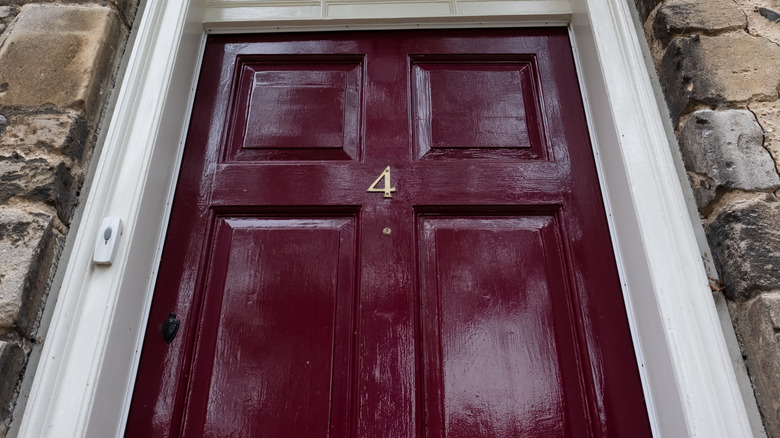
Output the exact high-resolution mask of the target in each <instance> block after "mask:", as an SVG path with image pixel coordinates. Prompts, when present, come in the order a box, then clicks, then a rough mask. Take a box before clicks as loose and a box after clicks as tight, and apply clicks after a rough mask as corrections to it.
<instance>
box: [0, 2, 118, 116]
mask: <svg viewBox="0 0 780 438" xmlns="http://www.w3.org/2000/svg"><path fill="white" fill-rule="evenodd" d="M7 32H8V33H7V35H6V37H7V38H6V40H5V43H4V44H3V45H2V47H0V59H2V63H0V87H2V88H4V89H5V91H3V92H0V105H7V106H39V105H43V104H47V103H50V104H54V105H56V106H58V107H70V108H77V109H86V110H87V112H88V113H90V114H96V113H97V111H98V110H99V107H100V106H101V105H102V99H101V94H102V93H104V92H105V89H106V87H107V85H108V81H109V79H110V76H111V73H112V71H113V59H114V55H115V54H116V52H117V50H118V49H119V47H120V44H119V42H120V41H122V39H123V33H122V27H121V25H120V23H119V19H118V16H117V14H116V13H115V12H114V10H113V9H111V8H108V7H100V6H83V5H61V4H43V5H41V4H29V5H25V6H23V7H22V8H21V10H20V12H19V15H18V16H17V17H16V21H15V22H14V24H13V26H12V27H10V28H9V30H8V31H7Z"/></svg>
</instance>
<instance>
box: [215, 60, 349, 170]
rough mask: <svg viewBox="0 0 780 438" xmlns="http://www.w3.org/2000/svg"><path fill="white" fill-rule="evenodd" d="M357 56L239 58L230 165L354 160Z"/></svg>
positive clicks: (232, 120)
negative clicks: (246, 162) (250, 162)
mask: <svg viewBox="0 0 780 438" xmlns="http://www.w3.org/2000/svg"><path fill="white" fill-rule="evenodd" d="M362 60H363V57H362V56H359V55H358V56H352V57H345V56H343V55H337V56H333V55H331V56H284V57H279V56H272V57H258V56H243V57H239V58H238V59H237V64H238V65H237V67H236V74H237V78H236V80H235V88H236V90H235V91H234V96H233V99H232V106H231V107H230V108H229V109H228V111H229V112H230V113H231V114H232V118H231V120H230V121H229V122H228V126H230V127H231V129H230V132H229V134H228V136H229V140H228V143H229V145H230V146H229V148H228V149H229V151H228V157H227V160H229V161H257V160H324V159H330V160H332V159H356V158H358V149H359V144H360V126H361V113H362V111H361V108H362V67H363V66H362Z"/></svg>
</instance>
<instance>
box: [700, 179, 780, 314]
mask: <svg viewBox="0 0 780 438" xmlns="http://www.w3.org/2000/svg"><path fill="white" fill-rule="evenodd" d="M778 224H780V201H778V200H777V199H776V198H775V197H774V196H773V195H770V194H756V195H754V196H753V197H750V198H748V199H745V200H742V201H737V202H734V203H732V204H731V205H728V206H727V207H725V208H724V209H723V210H722V211H720V212H719V213H718V214H717V216H716V217H715V219H714V220H713V221H712V222H711V223H709V224H708V225H707V226H706V228H705V230H706V234H707V240H708V241H709V243H710V248H711V249H712V256H713V260H714V261H715V265H716V266H717V268H718V272H720V275H721V279H722V280H723V284H724V285H725V289H724V293H725V294H726V297H727V298H729V299H730V300H734V301H745V300H747V299H749V298H751V297H753V296H754V295H756V294H757V293H759V292H760V291H762V290H769V289H780V275H778V272H779V270H780V227H778Z"/></svg>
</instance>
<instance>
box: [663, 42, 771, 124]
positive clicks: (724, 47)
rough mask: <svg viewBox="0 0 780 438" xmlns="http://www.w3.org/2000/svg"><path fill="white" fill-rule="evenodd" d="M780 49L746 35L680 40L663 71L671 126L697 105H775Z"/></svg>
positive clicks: (672, 47) (665, 57)
mask: <svg viewBox="0 0 780 438" xmlns="http://www.w3.org/2000/svg"><path fill="white" fill-rule="evenodd" d="M778 71H780V46H778V45H777V44H774V43H772V42H771V41H768V40H766V39H764V38H758V37H754V36H751V35H748V34H747V33H745V32H732V33H726V34H722V35H718V36H706V35H696V34H694V35H691V36H687V37H681V38H675V39H674V40H672V42H671V43H670V44H669V46H668V48H667V49H666V52H665V54H664V55H663V58H662V59H661V63H660V66H659V72H658V75H659V79H660V80H661V86H662V87H663V89H664V95H665V96H666V102H667V104H668V106H669V112H670V113H671V116H672V120H673V122H674V124H675V125H676V124H677V122H678V121H679V120H680V117H681V116H682V115H683V114H684V113H685V112H687V111H690V110H691V109H693V107H694V105H696V104H704V105H712V106H719V105H724V104H729V105H733V104H737V103H741V104H746V103H748V102H749V101H751V100H759V101H761V100H763V101H774V100H776V99H777V90H778V87H780V75H779V74H777V72H778Z"/></svg>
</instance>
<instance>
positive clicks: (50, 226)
mask: <svg viewBox="0 0 780 438" xmlns="http://www.w3.org/2000/svg"><path fill="white" fill-rule="evenodd" d="M137 5H138V0H115V1H100V2H88V1H25V0H0V437H4V436H5V435H6V431H7V427H8V426H9V424H10V422H11V420H12V418H11V417H12V412H13V407H14V405H15V402H16V399H17V396H18V391H19V385H20V382H21V376H22V374H23V372H24V369H25V366H26V364H27V360H28V358H29V354H30V351H31V350H32V348H33V346H34V345H35V344H36V343H40V342H42V336H43V334H41V333H38V331H37V330H38V325H39V323H40V318H41V314H42V309H43V304H44V302H45V301H46V298H47V295H48V292H49V288H50V285H51V281H52V277H53V273H54V270H55V267H56V265H57V261H58V259H59V257H60V254H61V252H62V249H63V245H64V242H65V236H66V234H67V233H68V230H69V228H70V224H71V219H72V217H73V212H74V209H75V208H76V207H77V205H78V202H79V200H80V199H81V198H82V196H81V193H80V188H81V186H82V183H83V182H84V177H85V173H86V171H87V168H88V166H89V160H90V158H91V156H92V151H93V148H94V146H95V141H96V137H97V131H98V129H99V127H100V125H101V122H102V117H103V112H104V109H105V107H106V103H107V102H108V96H109V94H110V91H111V89H112V86H113V83H112V82H113V78H114V76H115V74H116V70H117V65H118V59H119V55H121V53H122V51H123V49H124V45H125V42H126V40H127V36H128V34H129V31H130V26H131V22H132V19H133V16H134V14H135V9H136V7H137Z"/></svg>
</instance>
